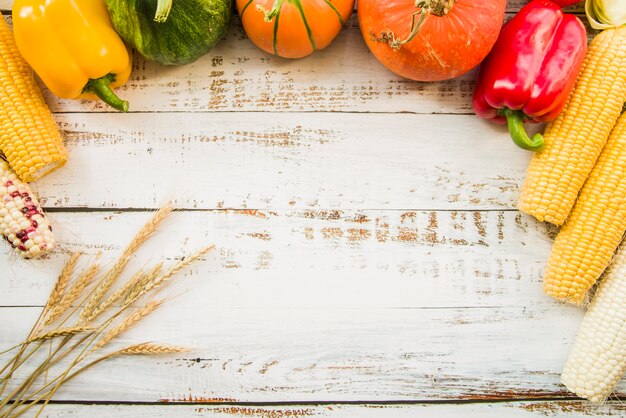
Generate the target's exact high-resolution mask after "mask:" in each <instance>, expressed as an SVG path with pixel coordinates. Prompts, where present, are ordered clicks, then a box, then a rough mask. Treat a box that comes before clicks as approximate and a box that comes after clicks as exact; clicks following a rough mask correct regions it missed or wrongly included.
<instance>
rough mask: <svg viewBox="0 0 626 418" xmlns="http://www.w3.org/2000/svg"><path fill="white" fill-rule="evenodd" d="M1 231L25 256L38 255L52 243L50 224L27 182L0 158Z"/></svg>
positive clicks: (46, 250) (52, 244)
mask: <svg viewBox="0 0 626 418" xmlns="http://www.w3.org/2000/svg"><path fill="white" fill-rule="evenodd" d="M0 234H2V236H4V239H6V240H7V241H8V242H9V244H11V246H12V247H13V248H15V249H16V250H17V251H18V252H19V254H20V255H21V256H22V257H24V258H34V257H40V256H42V255H44V254H46V253H48V252H50V251H52V249H53V248H54V246H55V243H54V237H53V236H52V227H51V226H50V224H49V223H48V220H47V219H46V217H45V216H44V214H43V211H42V210H41V206H40V205H39V202H38V201H37V198H36V197H35V195H34V194H33V192H32V190H31V189H30V187H29V186H28V184H26V183H24V182H23V181H21V180H19V179H18V178H17V176H16V175H15V173H14V172H13V171H12V170H11V169H10V168H9V165H8V164H7V163H6V161H4V160H2V159H0Z"/></svg>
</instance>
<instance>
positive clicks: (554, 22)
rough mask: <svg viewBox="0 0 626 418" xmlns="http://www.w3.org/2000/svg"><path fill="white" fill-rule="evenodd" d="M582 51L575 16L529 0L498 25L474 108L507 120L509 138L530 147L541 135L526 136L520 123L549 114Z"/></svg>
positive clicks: (543, 0)
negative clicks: (496, 35)
mask: <svg viewBox="0 0 626 418" xmlns="http://www.w3.org/2000/svg"><path fill="white" fill-rule="evenodd" d="M586 52H587V34H586V31H585V27H584V25H583V23H582V22H581V21H580V19H578V18H577V17H576V16H574V15H571V14H565V13H563V11H562V10H561V8H560V7H559V6H557V5H556V4H554V3H553V2H551V1H548V0H533V1H531V2H530V3H528V4H527V5H526V6H524V8H522V10H521V11H520V12H519V13H518V14H517V15H516V16H515V17H513V18H512V19H511V20H510V21H509V22H508V23H507V24H505V25H504V27H503V28H502V31H501V32H500V36H499V37H498V40H497V41H496V44H495V45H494V47H493V49H492V50H491V52H490V54H489V55H488V56H487V58H486V59H485V61H483V63H482V64H481V67H480V70H479V72H478V79H477V83H476V88H475V90H474V99H473V102H474V103H473V104H474V110H475V112H476V114H477V115H478V116H480V117H482V118H485V119H491V120H493V121H494V122H498V123H505V122H507V123H508V126H509V132H510V134H511V137H512V138H513V141H514V142H515V143H516V144H517V145H518V146H520V147H521V148H524V149H527V150H531V151H536V150H538V149H540V148H541V147H542V146H543V136H542V135H541V134H536V135H535V136H533V138H529V136H528V134H527V133H526V131H525V129H524V122H525V121H530V122H548V121H551V120H553V119H555V118H556V117H557V116H558V114H559V113H560V112H561V109H562V108H563V106H564V105H565V102H566V100H567V97H568V95H569V93H570V91H571V90H572V88H573V87H574V83H575V82H576V77H577V76H578V72H579V71H580V67H581V66H582V62H583V59H584V57H585V53H586Z"/></svg>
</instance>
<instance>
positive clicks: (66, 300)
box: [45, 264, 100, 325]
mask: <svg viewBox="0 0 626 418" xmlns="http://www.w3.org/2000/svg"><path fill="white" fill-rule="evenodd" d="M99 270H100V266H98V265H95V264H94V265H92V266H90V267H89V268H87V270H85V271H83V272H82V274H81V275H80V276H79V277H78V279H76V282H74V285H73V286H72V287H71V288H70V290H69V291H68V292H67V293H66V294H65V295H64V296H63V298H62V299H61V301H60V302H59V303H58V304H56V305H55V306H54V307H53V308H52V310H51V311H50V314H49V315H48V318H47V319H46V322H45V325H50V324H51V323H53V322H54V321H56V320H57V319H58V318H59V317H60V316H61V315H63V314H64V313H65V312H66V311H67V310H68V308H69V307H70V306H72V304H73V303H74V302H76V301H77V300H78V298H80V297H81V295H82V294H83V291H84V290H85V289H86V288H87V286H89V285H90V284H91V282H92V281H93V278H94V277H95V276H96V274H98V271H99Z"/></svg>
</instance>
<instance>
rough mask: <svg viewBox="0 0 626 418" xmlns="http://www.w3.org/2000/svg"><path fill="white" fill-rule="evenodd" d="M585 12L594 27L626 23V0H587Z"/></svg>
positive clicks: (609, 26) (602, 27) (612, 26)
mask: <svg viewBox="0 0 626 418" xmlns="http://www.w3.org/2000/svg"><path fill="white" fill-rule="evenodd" d="M585 12H586V13H587V18H588V19H589V23H590V24H591V27H592V28H594V29H608V28H615V27H618V26H622V25H626V0H587V2H586V3H585Z"/></svg>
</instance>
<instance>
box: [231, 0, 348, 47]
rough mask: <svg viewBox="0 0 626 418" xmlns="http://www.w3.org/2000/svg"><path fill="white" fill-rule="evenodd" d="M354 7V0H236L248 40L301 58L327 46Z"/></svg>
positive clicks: (259, 45)
mask: <svg viewBox="0 0 626 418" xmlns="http://www.w3.org/2000/svg"><path fill="white" fill-rule="evenodd" d="M353 9H354V0H237V10H238V11H239V16H240V17H241V22H242V23H243V27H244V29H245V31H246V33H247V35H248V37H249V38H250V40H251V41H252V42H253V43H254V44H255V45H256V46H258V47H259V48H261V49H262V50H263V51H265V52H268V53H270V54H274V55H278V56H279V57H284V58H302V57H306V56H307V55H310V54H312V53H313V52H315V51H317V50H320V49H324V48H326V47H327V46H328V45H330V43H331V42H332V41H333V39H335V37H336V36H337V35H338V34H339V32H340V31H341V29H342V27H343V26H344V25H345V23H346V21H347V20H348V19H349V18H350V15H351V14H352V10H353Z"/></svg>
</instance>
